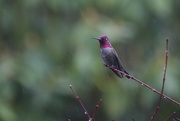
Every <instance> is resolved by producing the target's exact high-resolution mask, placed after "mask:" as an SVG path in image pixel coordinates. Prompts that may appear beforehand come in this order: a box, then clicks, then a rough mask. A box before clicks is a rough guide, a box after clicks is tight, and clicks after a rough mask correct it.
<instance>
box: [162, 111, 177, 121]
mask: <svg viewBox="0 0 180 121" xmlns="http://www.w3.org/2000/svg"><path fill="white" fill-rule="evenodd" d="M175 114H176V112H173V113H172V114H171V115H170V116H168V117H167V118H166V119H165V120H164V121H167V120H169V119H170V118H171V117H173V116H174V115H175Z"/></svg>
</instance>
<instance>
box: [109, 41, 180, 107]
mask: <svg viewBox="0 0 180 121" xmlns="http://www.w3.org/2000/svg"><path fill="white" fill-rule="evenodd" d="M167 41H168V40H167ZM167 44H168V43H167ZM166 46H168V45H166ZM166 48H167V47H166ZM166 54H167V55H166V64H165V66H167V59H168V50H166ZM106 67H108V68H109V69H112V70H114V71H117V72H118V73H121V74H123V75H124V76H128V77H129V78H130V79H132V80H134V81H136V82H138V83H140V84H141V85H143V86H145V87H146V88H148V89H150V90H152V91H153V92H155V93H157V94H159V95H161V99H162V97H163V98H165V99H167V100H169V101H171V102H173V103H174V104H176V105H178V106H180V103H179V102H177V101H176V100H174V99H172V98H171V97H169V96H167V95H165V94H163V93H162V94H161V92H162V91H163V90H164V88H163V90H161V92H159V91H158V90H156V89H154V88H152V87H151V86H149V85H148V84H146V83H144V82H142V81H141V80H139V79H137V78H135V77H133V76H132V75H129V74H126V73H124V72H122V71H119V70H117V69H115V68H112V67H110V66H108V65H106ZM165 68H167V67H165ZM165 68H164V76H165V75H166V70H165ZM164 80H165V78H163V83H164ZM160 101H161V100H160Z"/></svg>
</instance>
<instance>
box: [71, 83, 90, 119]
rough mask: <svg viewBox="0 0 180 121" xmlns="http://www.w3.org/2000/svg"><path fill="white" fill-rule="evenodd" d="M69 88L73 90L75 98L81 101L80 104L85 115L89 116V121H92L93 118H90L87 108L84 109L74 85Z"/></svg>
mask: <svg viewBox="0 0 180 121" xmlns="http://www.w3.org/2000/svg"><path fill="white" fill-rule="evenodd" d="M69 87H70V88H71V90H72V92H73V94H74V96H75V98H76V99H77V100H78V101H79V103H80V105H81V107H82V108H83V110H84V112H85V114H86V115H87V116H88V118H89V121H92V118H91V117H90V115H89V113H88V112H87V110H86V108H85V107H84V105H83V103H82V102H81V100H80V98H79V96H78V95H77V94H76V92H75V91H74V89H73V87H72V85H70V86H69Z"/></svg>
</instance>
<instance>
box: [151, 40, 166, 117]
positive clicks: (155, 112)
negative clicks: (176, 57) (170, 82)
mask: <svg viewBox="0 0 180 121" xmlns="http://www.w3.org/2000/svg"><path fill="white" fill-rule="evenodd" d="M165 58H166V59H165V64H164V75H163V84H162V88H161V94H160V98H159V101H158V104H157V106H156V110H155V111H154V114H153V115H152V117H151V119H150V121H153V120H154V118H155V116H156V114H157V112H158V110H159V108H160V105H161V101H162V98H163V92H164V85H165V80H166V70H167V63H168V39H166V57H165Z"/></svg>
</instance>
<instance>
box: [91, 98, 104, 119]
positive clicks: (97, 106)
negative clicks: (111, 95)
mask: <svg viewBox="0 0 180 121" xmlns="http://www.w3.org/2000/svg"><path fill="white" fill-rule="evenodd" d="M101 102H102V99H100V100H99V102H98V104H97V105H96V108H95V110H94V113H93V115H92V120H94V117H95V115H96V111H97V110H98V108H99V105H100V104H101Z"/></svg>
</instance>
